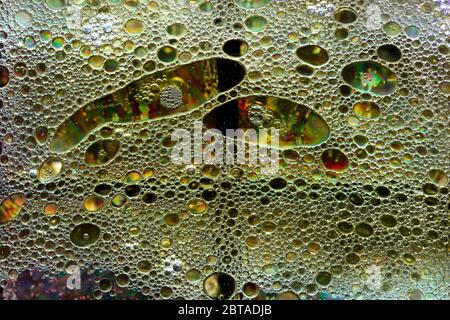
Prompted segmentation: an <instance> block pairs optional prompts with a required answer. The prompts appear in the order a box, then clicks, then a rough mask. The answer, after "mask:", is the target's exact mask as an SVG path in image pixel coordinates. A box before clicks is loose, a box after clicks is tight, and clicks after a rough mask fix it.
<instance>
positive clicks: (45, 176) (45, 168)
mask: <svg viewBox="0 0 450 320" xmlns="http://www.w3.org/2000/svg"><path fill="white" fill-rule="evenodd" d="M62 168H63V162H62V160H61V159H59V158H57V157H49V158H47V159H46V160H45V161H44V162H43V163H42V164H41V166H40V167H39V170H38V175H37V178H38V179H39V181H41V182H44V183H49V182H51V181H53V180H55V179H56V178H58V176H59V175H60V173H61V170H62Z"/></svg>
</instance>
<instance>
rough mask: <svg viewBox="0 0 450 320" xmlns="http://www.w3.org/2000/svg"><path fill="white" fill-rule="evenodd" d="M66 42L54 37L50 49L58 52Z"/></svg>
mask: <svg viewBox="0 0 450 320" xmlns="http://www.w3.org/2000/svg"><path fill="white" fill-rule="evenodd" d="M65 43H66V40H65V39H64V38H63V37H56V38H54V39H53V40H52V47H53V48H55V49H56V50H60V49H62V48H63V47H64V44H65Z"/></svg>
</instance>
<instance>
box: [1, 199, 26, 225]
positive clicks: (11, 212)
mask: <svg viewBox="0 0 450 320" xmlns="http://www.w3.org/2000/svg"><path fill="white" fill-rule="evenodd" d="M25 201H26V198H25V196H24V195H23V194H21V193H17V194H13V195H11V196H9V197H8V198H6V199H5V200H3V202H2V204H1V205H0V225H2V224H6V223H8V222H10V221H11V220H13V219H14V218H15V217H16V216H17V215H18V214H19V213H20V211H21V210H22V207H23V205H24V204H25Z"/></svg>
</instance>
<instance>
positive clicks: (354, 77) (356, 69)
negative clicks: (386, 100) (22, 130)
mask: <svg viewBox="0 0 450 320" xmlns="http://www.w3.org/2000/svg"><path fill="white" fill-rule="evenodd" d="M342 77H343V79H344V80H345V82H347V83H348V84H349V85H350V86H352V87H353V88H355V89H356V90H358V91H361V92H368V93H373V94H377V95H388V94H391V93H393V92H394V91H395V90H396V88H397V82H398V79H397V76H396V75H395V73H394V72H393V71H392V70H390V69H389V68H387V67H385V66H383V65H381V64H379V63H378V62H375V61H360V62H353V63H351V64H349V65H347V66H346V67H344V69H343V70H342Z"/></svg>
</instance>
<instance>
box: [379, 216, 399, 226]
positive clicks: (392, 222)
mask: <svg viewBox="0 0 450 320" xmlns="http://www.w3.org/2000/svg"><path fill="white" fill-rule="evenodd" d="M380 222H381V224H382V225H383V226H385V227H388V228H393V227H395V226H396V225H397V220H396V219H395V217H393V216H392V215H390V214H383V215H382V216H381V217H380Z"/></svg>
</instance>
